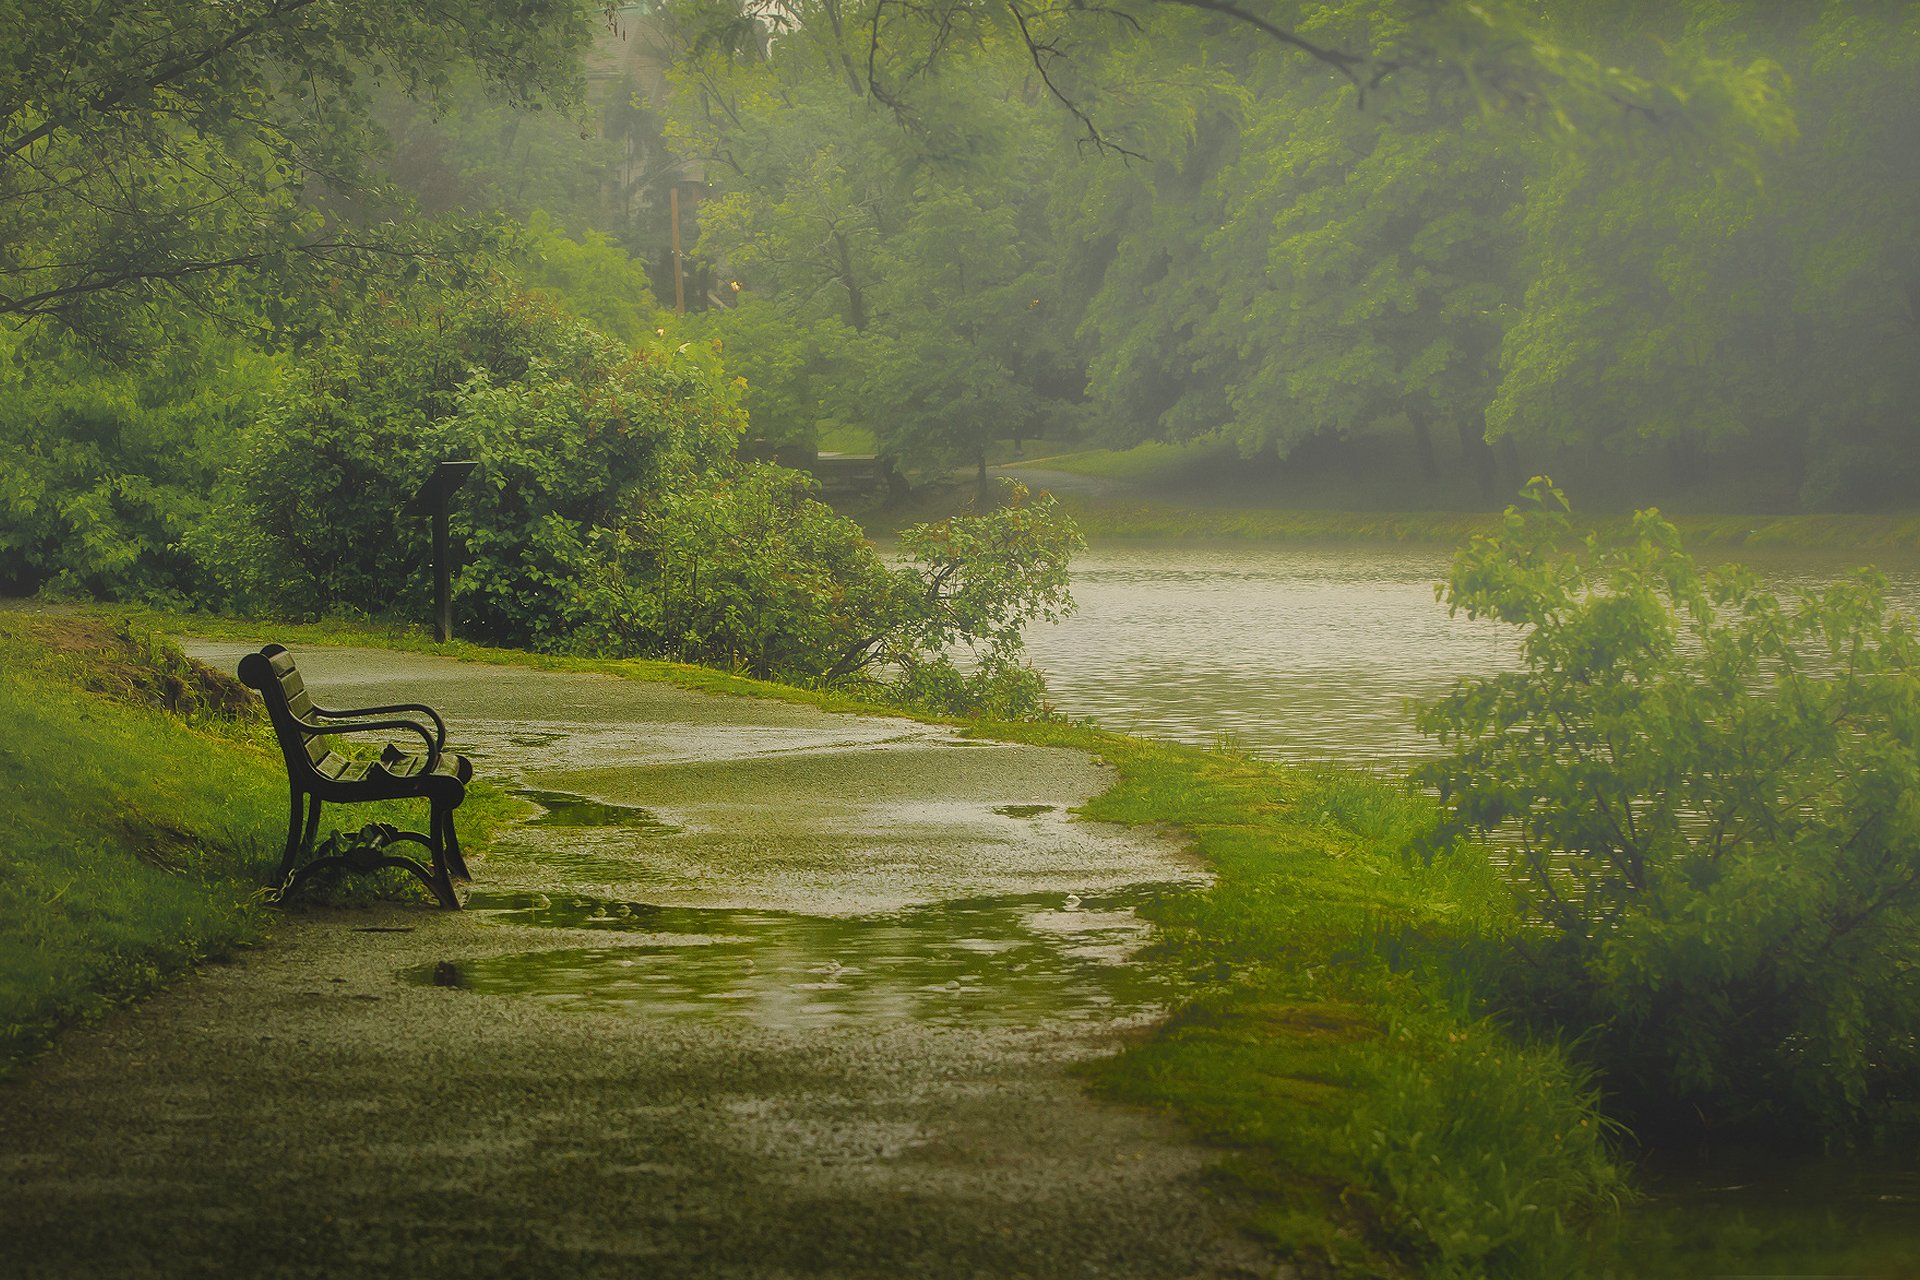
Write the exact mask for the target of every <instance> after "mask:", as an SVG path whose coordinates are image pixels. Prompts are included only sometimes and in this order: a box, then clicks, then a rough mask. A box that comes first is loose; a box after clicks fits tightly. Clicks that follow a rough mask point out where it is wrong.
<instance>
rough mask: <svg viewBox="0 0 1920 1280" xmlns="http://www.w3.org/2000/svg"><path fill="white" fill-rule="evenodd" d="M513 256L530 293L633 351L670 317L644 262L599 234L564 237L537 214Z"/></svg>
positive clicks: (518, 243)
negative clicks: (662, 307)
mask: <svg viewBox="0 0 1920 1280" xmlns="http://www.w3.org/2000/svg"><path fill="white" fill-rule="evenodd" d="M512 258H513V261H514V264H515V265H516V266H517V267H518V268H519V275H520V279H521V281H522V282H523V283H524V284H525V285H526V287H527V288H528V290H529V291H531V292H536V293H540V294H544V295H546V296H548V297H550V298H552V299H553V301H555V302H556V303H558V304H559V305H560V307H561V309H562V310H564V311H566V312H567V313H568V314H570V315H572V316H574V317H576V318H577V319H580V320H582V321H585V322H586V323H587V324H588V325H590V326H592V327H593V328H594V329H597V330H598V331H599V332H601V333H604V334H606V335H607V336H608V337H609V338H614V339H617V340H618V341H620V342H623V343H625V344H626V345H627V346H630V347H637V346H641V345H643V344H644V343H646V342H647V340H648V339H649V338H651V337H656V336H664V335H661V334H659V333H658V330H659V328H660V326H661V324H662V323H663V321H664V319H665V317H664V316H663V315H662V313H661V311H660V305H659V303H657V302H655V301H654V298H653V293H652V290H651V288H650V287H649V285H648V283H647V271H646V266H645V264H644V263H642V262H640V261H638V260H637V259H635V258H632V257H630V256H629V255H628V254H627V251H626V250H625V249H622V248H621V247H620V246H619V245H617V244H615V243H614V242H613V241H612V239H611V238H609V237H608V236H606V235H603V234H601V233H600V232H597V231H586V232H583V233H582V234H581V236H580V238H579V239H577V240H576V239H573V238H571V237H569V236H567V235H565V234H564V233H563V232H562V231H561V230H560V228H559V227H558V226H557V225H556V224H555V223H554V221H553V219H552V218H550V217H548V216H547V215H546V214H545V213H544V212H541V211H540V210H537V209H536V210H535V211H534V212H533V215H532V216H531V217H530V218H528V220H527V226H526V231H525V233H524V234H523V235H520V236H518V237H517V238H516V242H515V243H514V245H513V246H512Z"/></svg>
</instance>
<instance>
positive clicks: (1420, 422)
mask: <svg viewBox="0 0 1920 1280" xmlns="http://www.w3.org/2000/svg"><path fill="white" fill-rule="evenodd" d="M1407 421H1408V422H1411V423H1412V424H1413V447H1414V449H1415V450H1416V451H1417V452H1418V453H1419V455H1420V475H1421V477H1422V478H1423V479H1427V480H1432V479H1435V478H1436V477H1438V476H1439V474H1440V462H1439V460H1438V459H1437V458H1435V457H1434V454H1433V432H1431V431H1429V430H1428V429H1427V415H1426V414H1424V413H1422V412H1420V411H1419V410H1417V409H1416V410H1414V411H1412V412H1410V413H1408V414H1407Z"/></svg>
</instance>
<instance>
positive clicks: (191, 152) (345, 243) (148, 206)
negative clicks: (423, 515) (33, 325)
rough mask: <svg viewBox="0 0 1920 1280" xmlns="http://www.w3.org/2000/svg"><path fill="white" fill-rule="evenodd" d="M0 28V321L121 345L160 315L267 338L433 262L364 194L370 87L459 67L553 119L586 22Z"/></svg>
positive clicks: (224, 21) (570, 84)
mask: <svg viewBox="0 0 1920 1280" xmlns="http://www.w3.org/2000/svg"><path fill="white" fill-rule="evenodd" d="M0 30H4V31H5V32H6V33H7V38H6V40H5V53H4V55H3V56H0V104H3V105H0V112H3V113H4V114H0V314H6V315H12V316H20V317H51V318H55V319H57V320H58V321H59V322H60V323H61V324H63V325H65V326H67V327H69V328H71V329H74V330H78V331H81V332H83V333H86V334H88V335H90V336H92V337H95V338H99V339H103V340H110V341H115V342H122V341H126V340H128V338H129V335H131V336H132V338H134V339H138V338H140V337H143V336H147V335H144V334H143V333H142V330H143V329H144V326H145V324H146V322H147V321H148V319H150V317H149V316H148V315H147V313H146V311H145V308H146V307H147V306H148V305H150V304H152V303H154V302H157V301H164V302H166V303H168V304H170V305H176V306H180V305H183V306H186V307H190V308H195V309H203V310H210V311H215V312H227V311H230V310H232V309H234V308H235V306H237V305H238V306H244V307H245V308H246V309H249V310H253V311H257V312H259V313H260V314H263V315H265V316H266V317H267V318H268V320H269V321H273V320H275V319H276V318H278V317H280V316H281V315H283V314H284V313H285V311H286V310H287V308H288V306H289V304H290V302H291V295H293V294H295V293H298V292H300V291H301V290H302V289H303V288H304V286H306V285H309V284H312V283H315V282H316V281H324V280H326V279H328V278H329V277H332V276H335V275H337V274H338V273H341V272H343V271H344V272H347V273H350V274H351V273H355V272H364V271H367V270H370V269H375V270H386V269H387V268H389V267H405V266H407V265H409V264H411V265H412V266H414V267H415V268H417V267H418V266H419V265H420V264H421V263H422V262H424V261H426V260H428V259H432V258H436V257H438V256H439V249H438V248H437V247H436V246H435V245H434V244H433V243H432V239H431V237H429V236H427V235H425V234H424V229H422V228H418V227H414V226H407V225H399V224H395V223H393V222H392V221H391V220H390V215H389V213H388V212H387V211H388V210H390V209H391V207H392V205H391V202H390V201H388V200H387V199H386V197H385V194H384V193H382V192H380V191H379V190H377V188H378V185H379V184H378V181H377V179H376V177H375V176H374V175H373V173H372V171H371V169H370V168H369V166H368V164H367V158H368V157H369V156H372V155H376V154H378V152H379V151H380V149H381V148H380V147H379V146H378V145H377V142H378V137H379V133H378V130H377V128H376V127H375V126H374V125H373V123H372V120H371V116H370V113H369V96H368V87H369V85H373V84H379V83H391V84H393V85H395V86H396V87H397V88H398V89H399V90H400V91H402V92H404V93H406V94H408V95H411V96H414V97H417V98H423V99H432V98H435V97H436V96H437V95H438V94H440V93H441V92H442V91H443V90H444V89H445V88H446V87H447V86H448V84H449V82H450V77H452V75H453V74H454V72H455V71H456V70H458V69H461V68H465V67H471V68H474V69H475V70H476V72H477V74H478V75H479V76H480V78H481V80H482V81H483V82H484V83H485V84H486V85H487V86H488V88H489V89H490V90H491V91H492V92H494V93H495V94H497V95H498V96H500V97H502V98H504V99H506V100H509V101H514V102H526V103H554V104H565V103H568V102H570V101H571V100H572V98H573V96H574V79H575V76H576V74H577V73H576V71H575V68H574V58H575V56H576V53H577V50H578V49H579V47H580V45H581V44H582V42H583V41H584V40H585V38H586V35H587V32H588V30H589V20H588V8H587V6H586V5H585V4H584V3H582V0H534V2H533V3H523V2H521V0H513V2H512V3H508V2H507V0H451V2H450V3H447V4H440V5H435V6H433V7H431V8H423V7H421V6H419V5H415V4H410V3H404V2H402V0H335V2H331V3H324V4H323V3H315V2H314V0H247V2H246V3H241V4H233V3H228V2H227V0H137V2H130V3H124V4H114V5H109V6H100V5H97V4H93V3H87V2H82V0H6V3H5V4H4V6H0ZM52 69H57V74H55V73H54V71H53V70H52ZM369 215H371V216H369ZM236 294H237V295H238V297H237V298H236V296H235V295H236Z"/></svg>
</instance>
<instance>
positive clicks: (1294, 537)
mask: <svg viewBox="0 0 1920 1280" xmlns="http://www.w3.org/2000/svg"><path fill="white" fill-rule="evenodd" d="M1021 467H1022V468H1032V469H1034V470H1036V471H1039V472H1042V473H1046V472H1052V473H1059V474H1065V475H1070V476H1077V477H1083V478H1086V479H1089V480H1095V481H1101V482H1105V484H1106V485H1107V486H1110V487H1108V488H1107V491H1106V492H1103V493H1061V494H1059V497H1060V500H1061V504H1062V506H1064V507H1065V508H1066V509H1067V511H1068V512H1069V514H1071V515H1072V516H1073V518H1074V519H1075V521H1076V522H1078V523H1079V525H1080V528H1081V532H1083V533H1084V534H1086V536H1087V537H1089V538H1091V539H1095V540H1103V539H1126V538H1190V539H1228V540H1232V539H1239V540H1251V541H1338V540H1357V541H1391V542H1431V543H1445V544H1448V545H1451V546H1457V545H1459V544H1461V543H1463V542H1465V541H1466V540H1467V539H1468V538H1470V537H1472V536H1473V535H1474V534H1478V533H1486V532H1489V531H1490V530H1492V529H1493V528H1494V527H1495V526H1496V525H1497V524H1498V522H1499V520H1500V516H1499V514H1498V512H1497V511H1492V510H1485V509H1482V508H1484V507H1486V506H1487V505H1488V504H1485V503H1483V502H1480V501H1478V500H1476V499H1475V498H1473V497H1471V496H1469V495H1467V494H1465V493H1464V492H1455V493H1453V494H1452V495H1451V496H1452V498H1453V500H1452V501H1445V502H1442V501H1435V499H1436V497H1439V496H1441V495H1438V494H1435V493H1429V492H1426V491H1425V486H1423V485H1422V483H1421V482H1420V479H1419V477H1417V476H1405V477H1401V479H1402V480H1403V481H1404V483H1401V484H1399V485H1398V486H1397V487H1396V486H1384V487H1383V484H1384V482H1382V481H1380V480H1378V479H1377V478H1374V479H1367V480H1356V479H1355V478H1354V477H1352V476H1349V475H1346V474H1345V473H1340V472H1335V473H1330V474H1320V473H1318V472H1311V471H1309V472H1304V473H1302V474H1293V473H1291V472H1284V473H1281V474H1278V475H1274V476H1268V475H1266V474H1265V473H1266V472H1268V471H1272V470H1273V468H1272V467H1271V466H1262V465H1260V464H1249V463H1247V462H1245V461H1244V460H1242V459H1241V458H1240V457H1239V456H1238V454H1237V452H1236V451H1235V450H1234V449H1233V447H1232V446H1231V445H1227V444H1223V443H1222V442H1219V441H1198V442H1195V443H1193V444H1190V445H1178V446H1176V445H1166V444H1145V445H1139V446H1137V447H1135V448H1132V449H1127V450H1119V451H1116V450H1109V449H1093V450H1085V451H1081V452H1077V453H1069V454H1059V455H1055V456H1052V457H1045V458H1040V457H1036V458H1031V459H1028V460H1025V461H1024V462H1023V463H1022V464H1021ZM1249 473H1251V474H1249ZM1037 482H1038V483H1044V482H1041V481H1037ZM1577 488H1578V487H1577V486H1575V487H1574V488H1572V489H1570V490H1569V491H1570V492H1575V491H1576V490H1577ZM1575 496H1576V502H1575V509H1576V511H1579V512H1581V513H1583V515H1582V517H1581V518H1582V520H1583V522H1584V523H1585V524H1586V525H1587V527H1589V528H1591V529H1594V530H1597V531H1598V532H1599V533H1600V534H1601V535H1602V536H1603V537H1614V536H1621V537H1624V536H1625V534H1626V532H1627V529H1628V526H1629V520H1630V516H1629V514H1628V513H1629V512H1630V510H1631V509H1632V508H1634V507H1644V506H1661V507H1663V508H1664V509H1665V513H1666V515H1667V516H1668V518H1669V519H1671V520H1672V521H1673V522H1674V524H1675V525H1676V526H1678V528H1679V529H1680V532H1681V534H1682V535H1683V536H1684V537H1685V539H1686V543H1687V545H1688V546H1689V547H1693V548H1696V549H1699V548H1731V547H1767V548H1806V549H1818V550H1836V551H1861V552H1869V553H1872V552H1899V553H1914V552H1920V512H1913V511H1903V512H1892V513H1878V514H1871V515H1856V514H1845V513H1786V512H1780V511H1777V510H1774V511H1767V510H1765V509H1764V508H1763V507H1757V506H1754V507H1742V505H1741V503H1740V501H1739V499H1740V496H1741V495H1740V494H1739V493H1737V492H1732V493H1717V494H1711V495H1702V496H1700V497H1698V498H1697V499H1694V498H1690V497H1689V496H1688V495H1687V494H1685V493H1679V492H1653V491H1649V492H1646V493H1644V494H1638V495H1631V494H1626V493H1613V492H1611V491H1610V490H1609V489H1607V488H1606V487H1605V486H1600V487H1598V489H1597V491H1596V492H1595V493H1593V494H1592V495H1583V494H1581V493H1578V492H1575ZM1509 497H1511V494H1506V495H1503V496H1502V498H1501V502H1500V505H1502V506H1504V505H1505V503H1506V501H1507V499H1508V498H1509ZM1754 511H1759V512H1760V513H1759V514H1754V513H1753V512H1754ZM1595 513H1603V514H1595Z"/></svg>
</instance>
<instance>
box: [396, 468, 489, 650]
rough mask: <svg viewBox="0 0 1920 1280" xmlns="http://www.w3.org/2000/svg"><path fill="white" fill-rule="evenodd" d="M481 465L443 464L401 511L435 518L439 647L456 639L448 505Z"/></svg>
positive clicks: (435, 607) (435, 602)
mask: <svg viewBox="0 0 1920 1280" xmlns="http://www.w3.org/2000/svg"><path fill="white" fill-rule="evenodd" d="M479 465H480V464H479V463H477V462H442V463H441V464H439V465H438V466H436V467H435V468H434V469H433V473H432V474H431V475H429V476H428V477H427V480H426V483H425V484H423V485H421V486H420V491H419V492H418V493H416V494H414V495H413V497H412V498H410V499H409V500H408V501H407V505H406V506H405V507H402V508H401V510H400V514H401V515H402V516H432V517H433V638H434V641H435V642H436V643H438V644H445V643H446V642H447V641H449V640H451V639H452V638H453V554H452V552H451V551H450V550H449V549H448V547H447V504H448V503H449V502H450V501H451V500H452V498H453V491H454V490H455V489H458V488H459V487H460V486H461V485H463V484H465V483H466V480H467V476H468V475H470V474H471V473H472V471H473V469H474V468H475V467H477V466H479Z"/></svg>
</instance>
